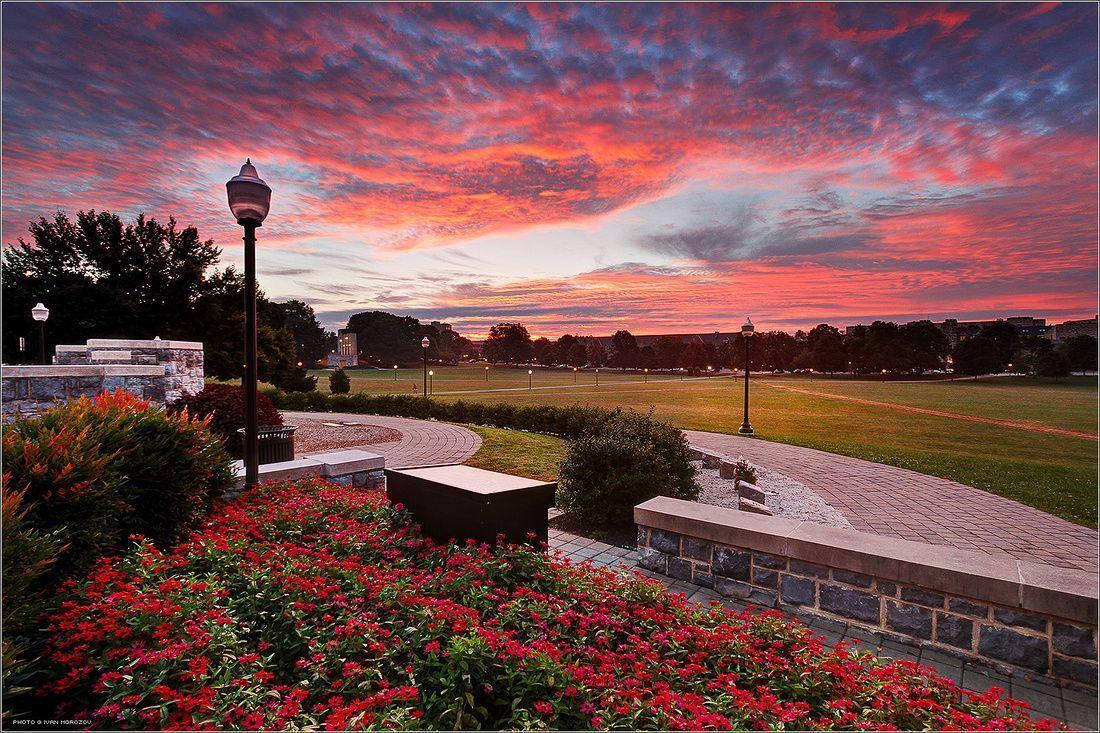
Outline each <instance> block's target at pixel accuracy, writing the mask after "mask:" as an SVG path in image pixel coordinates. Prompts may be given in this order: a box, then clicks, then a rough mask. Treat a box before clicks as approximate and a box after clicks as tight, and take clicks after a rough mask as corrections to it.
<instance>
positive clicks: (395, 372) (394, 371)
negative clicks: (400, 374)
mask: <svg viewBox="0 0 1100 733" xmlns="http://www.w3.org/2000/svg"><path fill="white" fill-rule="evenodd" d="M393 381H395V382H396V381H397V365H396V364H394V365H393Z"/></svg>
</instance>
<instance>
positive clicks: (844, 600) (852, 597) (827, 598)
mask: <svg viewBox="0 0 1100 733" xmlns="http://www.w3.org/2000/svg"><path fill="white" fill-rule="evenodd" d="M818 605H819V606H820V607H821V609H822V610H824V611H828V612H829V613H835V614H836V615H838V616H844V617H845V618H852V619H856V620H859V621H865V622H867V623H873V624H878V622H879V601H878V596H875V595H872V594H870V593H865V592H863V591H860V590H852V589H851V588H844V587H841V586H839V585H831V584H828V583H822V584H821V586H820V588H819V589H818Z"/></svg>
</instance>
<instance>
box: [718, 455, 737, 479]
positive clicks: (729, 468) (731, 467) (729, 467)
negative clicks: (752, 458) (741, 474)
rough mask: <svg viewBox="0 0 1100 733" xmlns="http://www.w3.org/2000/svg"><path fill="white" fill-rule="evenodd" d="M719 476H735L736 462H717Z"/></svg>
mask: <svg viewBox="0 0 1100 733" xmlns="http://www.w3.org/2000/svg"><path fill="white" fill-rule="evenodd" d="M718 476H719V478H724V479H731V478H736V476H737V462H736V461H727V460H721V461H719V462H718Z"/></svg>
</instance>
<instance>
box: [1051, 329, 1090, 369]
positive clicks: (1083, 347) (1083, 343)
mask: <svg viewBox="0 0 1100 733" xmlns="http://www.w3.org/2000/svg"><path fill="white" fill-rule="evenodd" d="M1058 350H1059V351H1061V352H1062V353H1063V354H1065V355H1066V358H1067V359H1069V363H1070V367H1071V368H1072V369H1073V371H1076V372H1087V371H1096V339H1095V338H1094V337H1092V336H1089V335H1088V334H1080V335H1078V336H1071V337H1069V338H1068V339H1066V340H1065V341H1063V342H1062V343H1061V345H1060V346H1059V347H1058Z"/></svg>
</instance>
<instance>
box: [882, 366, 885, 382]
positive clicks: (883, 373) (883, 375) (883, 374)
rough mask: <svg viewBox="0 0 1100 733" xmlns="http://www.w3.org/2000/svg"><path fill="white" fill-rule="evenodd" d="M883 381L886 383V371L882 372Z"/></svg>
mask: <svg viewBox="0 0 1100 733" xmlns="http://www.w3.org/2000/svg"><path fill="white" fill-rule="evenodd" d="M882 381H884V382H885V381H886V370H885V369H883V370H882Z"/></svg>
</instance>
